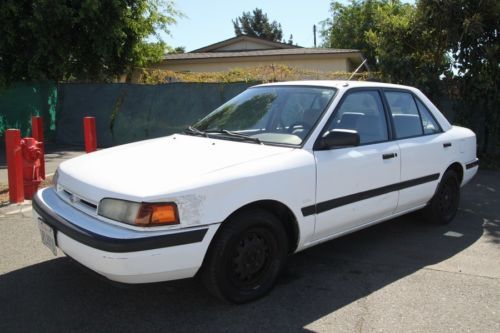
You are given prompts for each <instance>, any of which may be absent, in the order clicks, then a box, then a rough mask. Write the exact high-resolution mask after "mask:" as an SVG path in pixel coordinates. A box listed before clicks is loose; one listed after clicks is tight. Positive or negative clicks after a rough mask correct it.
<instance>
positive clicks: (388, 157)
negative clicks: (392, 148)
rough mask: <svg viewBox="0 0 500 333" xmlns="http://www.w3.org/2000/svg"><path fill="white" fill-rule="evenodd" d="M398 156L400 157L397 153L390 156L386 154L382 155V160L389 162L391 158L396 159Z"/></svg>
mask: <svg viewBox="0 0 500 333" xmlns="http://www.w3.org/2000/svg"><path fill="white" fill-rule="evenodd" d="M396 156H398V154H397V153H390V154H384V155H382V158H383V159H384V160H388V159H390V158H394V157H396Z"/></svg>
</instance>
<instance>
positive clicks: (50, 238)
mask: <svg viewBox="0 0 500 333" xmlns="http://www.w3.org/2000/svg"><path fill="white" fill-rule="evenodd" d="M38 229H40V235H41V236H42V243H43V244H44V245H45V246H46V247H48V248H49V249H50V251H52V253H53V254H54V255H55V256H57V247H56V237H55V233H54V229H53V228H52V227H51V226H50V225H48V224H46V223H44V222H43V221H42V220H41V219H40V218H39V219H38Z"/></svg>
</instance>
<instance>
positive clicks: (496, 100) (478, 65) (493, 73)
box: [418, 0, 500, 163]
mask: <svg viewBox="0 0 500 333" xmlns="http://www.w3.org/2000/svg"><path fill="white" fill-rule="evenodd" d="M418 7H419V9H420V11H421V12H422V16H421V17H422V20H423V21H424V22H425V24H426V25H427V26H428V27H433V29H435V30H438V31H441V34H442V35H443V36H444V38H445V41H446V42H447V45H448V47H449V50H450V53H451V55H452V57H453V60H454V67H455V71H456V72H457V76H456V77H455V79H454V81H455V82H457V83H458V89H459V103H458V106H459V107H458V109H457V111H458V121H460V122H461V123H463V124H464V125H467V126H470V127H472V128H473V129H474V130H475V132H476V134H477V135H478V143H479V145H480V147H481V149H482V152H483V153H489V154H493V155H498V154H500V108H499V105H500V36H499V33H500V31H499V27H500V2H499V1H497V0H482V1H476V0H448V1H441V2H439V3H437V2H436V1H432V0H421V1H420V2H419V3H418ZM497 163H498V161H497Z"/></svg>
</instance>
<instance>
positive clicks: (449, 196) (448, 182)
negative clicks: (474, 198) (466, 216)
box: [424, 170, 460, 225]
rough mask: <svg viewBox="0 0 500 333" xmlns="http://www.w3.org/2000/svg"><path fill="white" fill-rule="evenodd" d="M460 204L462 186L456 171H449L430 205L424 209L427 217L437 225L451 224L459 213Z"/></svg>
mask: <svg viewBox="0 0 500 333" xmlns="http://www.w3.org/2000/svg"><path fill="white" fill-rule="evenodd" d="M459 203H460V184H459V181H458V176H457V174H456V172H455V171H453V170H448V171H446V172H445V173H444V175H443V178H441V182H440V183H439V186H438V188H437V191H436V193H435V194H434V196H433V197H432V199H431V201H430V202H429V205H428V206H427V207H426V208H425V209H424V215H425V217H426V218H427V219H428V220H429V221H430V222H432V223H435V224H442V225H444V224H448V223H450V222H451V221H452V220H453V218H454V217H455V215H456V214H457V211H458V205H459Z"/></svg>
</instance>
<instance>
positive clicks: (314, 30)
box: [313, 24, 316, 47]
mask: <svg viewBox="0 0 500 333" xmlns="http://www.w3.org/2000/svg"><path fill="white" fill-rule="evenodd" d="M313 34H314V47H316V24H314V25H313Z"/></svg>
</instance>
